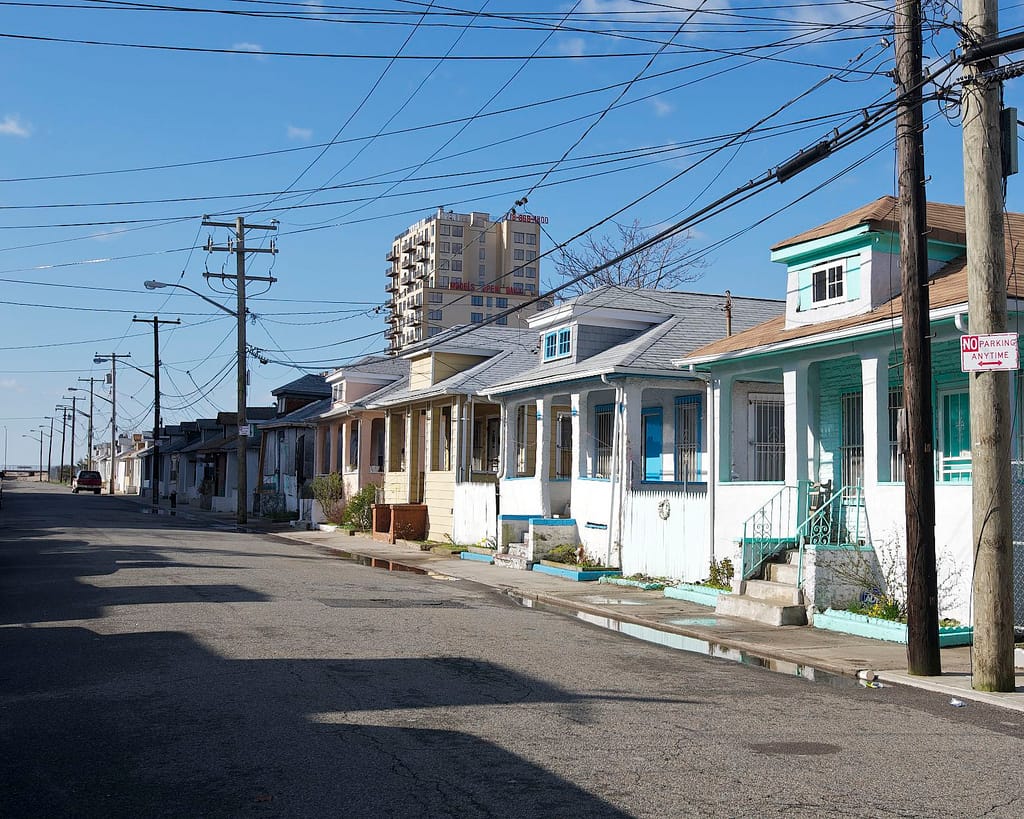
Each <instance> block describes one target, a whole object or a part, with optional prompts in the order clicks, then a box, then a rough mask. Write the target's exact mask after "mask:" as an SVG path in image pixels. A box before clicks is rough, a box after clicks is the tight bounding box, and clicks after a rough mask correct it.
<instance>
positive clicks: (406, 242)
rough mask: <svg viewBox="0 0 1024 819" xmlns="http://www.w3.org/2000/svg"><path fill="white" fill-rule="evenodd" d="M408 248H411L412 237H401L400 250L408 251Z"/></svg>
mask: <svg viewBox="0 0 1024 819" xmlns="http://www.w3.org/2000/svg"><path fill="white" fill-rule="evenodd" d="M410 250H412V237H409V238H407V239H402V252H403V253H408V252H409V251H410Z"/></svg>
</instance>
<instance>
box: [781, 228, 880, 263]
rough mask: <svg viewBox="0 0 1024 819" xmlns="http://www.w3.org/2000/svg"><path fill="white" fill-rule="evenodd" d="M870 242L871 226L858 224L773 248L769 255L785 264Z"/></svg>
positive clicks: (861, 245)
mask: <svg viewBox="0 0 1024 819" xmlns="http://www.w3.org/2000/svg"><path fill="white" fill-rule="evenodd" d="M870 244H871V228H870V227H868V226H867V225H858V226H857V227H855V228H851V229H850V230H844V231H842V232H841V233H833V234H832V235H831V236H823V237H821V238H820V239H809V240H808V241H806V242H799V243H798V244H795V245H789V246H788V247H782V248H779V249H778V250H773V251H772V252H771V256H770V257H769V258H770V259H771V260H772V261H773V262H784V263H785V264H793V263H799V261H798V260H803V259H807V258H810V257H817V258H819V259H820V258H821V257H822V256H823V255H826V253H828V254H835V253H838V252H842V249H843V248H844V247H849V248H852V247H854V246H859V247H868V246H870Z"/></svg>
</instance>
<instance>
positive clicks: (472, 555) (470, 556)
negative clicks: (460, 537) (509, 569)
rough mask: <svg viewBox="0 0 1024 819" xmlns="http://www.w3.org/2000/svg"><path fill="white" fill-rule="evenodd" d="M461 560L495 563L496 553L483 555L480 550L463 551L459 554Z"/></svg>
mask: <svg viewBox="0 0 1024 819" xmlns="http://www.w3.org/2000/svg"><path fill="white" fill-rule="evenodd" d="M459 559H460V560H476V561H478V562H480V563H493V562H494V555H493V554H489V555H482V554H480V553H479V552H461V553H460V554H459Z"/></svg>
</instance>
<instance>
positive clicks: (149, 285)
mask: <svg viewBox="0 0 1024 819" xmlns="http://www.w3.org/2000/svg"><path fill="white" fill-rule="evenodd" d="M142 286H143V287H145V288H146V289H147V290H159V289H160V288H161V287H177V288H178V289H179V290H187V291H188V292H189V293H191V294H192V295H193V296H199V298H201V299H202V300H203V301H205V302H209V303H210V304H212V305H213V306H214V307H216V308H217V309H219V310H223V311H224V312H225V313H227V314H228V315H229V316H234V317H235V318H238V313H236V312H235V311H234V310H232V309H231V308H230V307H225V306H224V305H223V304H221V303H220V302H218V301H214V300H213V299H211V298H209V297H208V296H204V295H203V294H202V293H200V292H199V291H198V290H193V289H192V288H191V287H189V286H188V285H184V284H172V283H170V282H158V281H154V280H153V279H150V280H149V281H147V282H143V283H142Z"/></svg>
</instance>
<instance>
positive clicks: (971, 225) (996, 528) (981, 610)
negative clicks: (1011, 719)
mask: <svg viewBox="0 0 1024 819" xmlns="http://www.w3.org/2000/svg"><path fill="white" fill-rule="evenodd" d="M998 8H999V4H998V3H997V2H996V0H964V2H963V25H964V31H965V37H966V38H967V40H968V45H969V46H977V45H979V44H981V45H983V44H984V43H986V41H990V40H994V39H996V38H997V37H998V34H999V13H998ZM998 59H999V58H998V56H989V57H983V58H981V59H978V60H974V61H971V60H967V61H966V62H965V65H964V83H963V102H962V107H963V141H964V210H965V211H966V218H967V302H968V318H969V321H970V330H971V333H972V334H973V333H978V334H981V333H1003V332H1006V326H1007V321H1006V247H1005V244H1004V238H1003V197H1002V184H1003V177H1002V153H1001V133H1000V123H999V109H1000V105H1001V99H1000V98H1001V95H1002V84H1001V83H1000V82H998V81H996V80H990V79H986V78H985V77H984V76H983V74H984V72H985V71H988V70H991V69H993V68H995V67H996V66H997V65H998ZM970 395H971V460H972V474H971V480H972V483H973V491H972V506H973V523H974V525H973V537H974V542H973V554H974V651H973V653H972V663H973V667H972V672H973V673H972V677H973V680H972V685H973V686H974V688H976V689H978V690H979V691H1013V690H1014V672H1013V508H1012V500H1011V497H1010V480H1011V473H1010V448H1011V443H1012V442H1011V437H1010V434H1011V433H1010V414H1011V409H1010V381H1009V373H1007V372H974V373H971V374H970Z"/></svg>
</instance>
